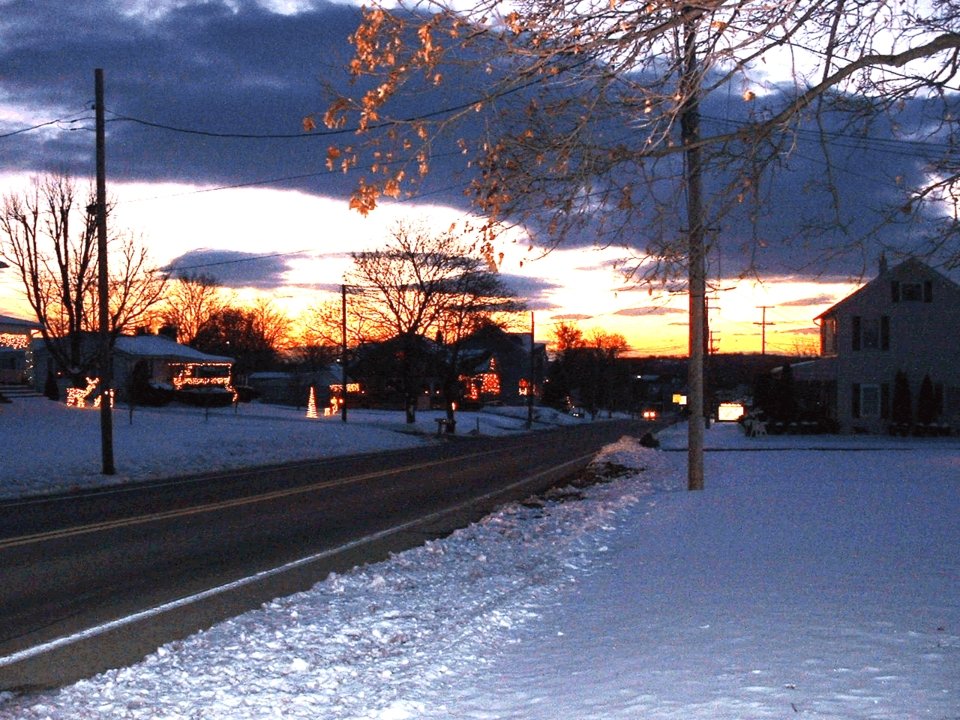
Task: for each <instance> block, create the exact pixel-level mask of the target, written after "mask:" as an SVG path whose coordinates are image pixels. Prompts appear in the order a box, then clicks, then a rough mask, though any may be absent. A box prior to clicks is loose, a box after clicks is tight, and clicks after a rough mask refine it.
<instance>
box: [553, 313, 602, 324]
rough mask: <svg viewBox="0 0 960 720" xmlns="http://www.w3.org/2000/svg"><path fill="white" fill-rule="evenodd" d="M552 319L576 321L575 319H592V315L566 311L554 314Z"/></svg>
mask: <svg viewBox="0 0 960 720" xmlns="http://www.w3.org/2000/svg"><path fill="white" fill-rule="evenodd" d="M553 319H554V320H572V321H574V322H576V321H577V320H592V319H593V315H581V314H578V313H566V314H565V315H554V316H553Z"/></svg>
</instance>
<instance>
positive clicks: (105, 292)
mask: <svg viewBox="0 0 960 720" xmlns="http://www.w3.org/2000/svg"><path fill="white" fill-rule="evenodd" d="M93 80H94V98H95V102H96V108H95V110H96V113H95V114H96V137H97V205H96V221H97V270H98V274H97V293H98V294H99V296H100V449H101V456H102V460H103V474H104V475H114V474H115V473H116V468H115V467H114V464H113V393H112V392H111V391H112V388H113V368H112V358H111V347H110V345H111V343H110V281H109V275H108V274H107V161H106V157H107V153H106V131H105V126H106V122H105V119H104V111H103V70H102V69H101V68H97V69H96V70H94V71H93Z"/></svg>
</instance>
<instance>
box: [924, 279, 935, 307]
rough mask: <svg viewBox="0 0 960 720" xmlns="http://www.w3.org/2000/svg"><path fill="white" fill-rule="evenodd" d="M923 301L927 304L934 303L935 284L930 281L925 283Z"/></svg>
mask: <svg viewBox="0 0 960 720" xmlns="http://www.w3.org/2000/svg"><path fill="white" fill-rule="evenodd" d="M923 301H924V302H925V303H931V302H933V283H932V282H931V281H930V280H924V281H923Z"/></svg>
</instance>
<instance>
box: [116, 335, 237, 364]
mask: <svg viewBox="0 0 960 720" xmlns="http://www.w3.org/2000/svg"><path fill="white" fill-rule="evenodd" d="M114 348H115V349H116V351H117V352H120V353H124V354H126V355H131V356H133V357H149V358H159V359H163V360H172V361H174V362H194V363H196V362H201V363H202V362H208V363H232V362H233V361H234V359H233V358H231V357H226V356H224V355H208V354H207V353H204V352H200V351H199V350H196V349H194V348H192V347H189V346H187V345H181V344H180V343H178V342H175V341H173V340H171V339H169V338H166V337H163V336H162V335H135V336H130V335H121V336H120V337H118V338H117V341H116V344H115V345H114Z"/></svg>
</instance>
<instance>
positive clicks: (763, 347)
mask: <svg viewBox="0 0 960 720" xmlns="http://www.w3.org/2000/svg"><path fill="white" fill-rule="evenodd" d="M757 307H758V309H759V310H762V312H761V314H760V322H758V323H754V325H759V326H760V354H761V355H766V354H767V325H775V324H776V323H772V322H767V310H770V309H771V308H773V307H774V306H773V305H758V306H757Z"/></svg>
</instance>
